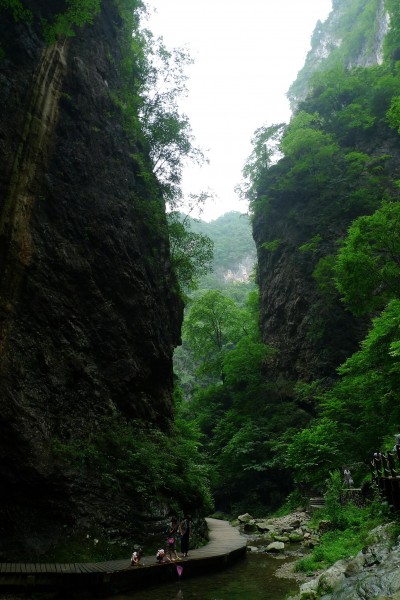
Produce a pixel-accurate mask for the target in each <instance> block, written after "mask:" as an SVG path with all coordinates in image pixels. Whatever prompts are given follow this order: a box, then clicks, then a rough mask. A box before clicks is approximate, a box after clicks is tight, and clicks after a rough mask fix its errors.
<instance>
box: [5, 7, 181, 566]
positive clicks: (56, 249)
mask: <svg viewBox="0 0 400 600" xmlns="http://www.w3.org/2000/svg"><path fill="white" fill-rule="evenodd" d="M117 4H118V3H117V2H113V1H111V0H110V1H107V2H102V3H101V11H100V13H99V14H98V15H97V16H96V17H95V19H94V22H93V24H92V25H85V26H84V27H83V28H81V29H79V30H78V31H77V34H76V36H75V37H71V38H65V37H61V38H60V39H59V41H58V42H57V43H55V44H52V45H46V44H45V43H44V41H43V35H42V29H41V20H42V19H48V20H51V19H52V18H54V15H55V14H56V13H61V12H62V11H65V9H66V5H65V3H64V2H63V1H61V0H59V1H54V2H50V3H49V2H47V1H46V0H30V1H27V2H24V6H25V7H26V8H28V9H30V10H31V12H32V15H33V18H32V19H31V20H30V21H29V20H26V19H22V20H20V21H18V22H15V21H14V19H13V16H12V14H11V13H10V11H8V10H6V9H4V8H1V6H2V4H0V39H1V47H2V58H1V60H0V104H1V107H2V111H1V116H0V377H1V379H0V455H1V460H0V479H1V491H0V551H2V552H3V556H4V555H5V553H6V556H7V558H9V559H10V558H11V559H12V558H21V554H22V553H23V552H25V556H26V557H33V556H36V555H37V554H40V552H41V551H46V550H47V549H48V547H49V546H50V545H51V544H52V543H54V542H56V541H57V539H59V537H60V535H61V532H62V531H63V527H65V526H66V525H68V526H77V527H79V526H81V525H85V526H90V525H107V526H109V527H112V526H114V527H121V526H122V525H121V524H122V523H125V524H126V522H127V520H128V516H127V515H128V514H129V510H130V509H131V508H132V504H133V500H134V499H133V498H130V499H129V498H126V497H124V496H123V489H121V488H120V487H118V481H117V479H118V476H117V475H116V478H117V479H116V483H115V486H114V488H109V489H108V490H107V489H106V490H105V489H103V488H102V486H101V484H100V483H99V481H97V480H96V478H95V477H94V476H91V475H90V470H89V472H85V474H84V475H83V474H82V468H81V467H82V465H80V464H79V462H78V461H75V463H74V462H73V461H71V462H70V464H69V466H68V468H65V466H64V467H63V466H61V463H60V461H59V459H58V456H59V453H58V452H57V449H59V448H60V447H63V445H64V446H65V445H66V444H68V443H69V442H70V441H71V440H85V439H87V440H89V439H91V438H93V437H95V436H97V435H98V434H99V431H101V427H103V425H102V424H103V422H105V423H106V422H107V419H108V418H111V417H115V416H116V415H117V416H118V417H119V418H121V419H123V420H125V421H126V422H131V421H132V420H133V419H140V420H142V421H145V422H148V423H150V424H152V425H153V426H156V427H159V428H161V429H164V430H167V429H168V427H169V423H170V420H171V418H172V400H171V394H172V352H173V349H174V347H175V346H176V345H177V344H178V343H179V338H180V325H181V318H182V305H181V301H180V299H179V296H178V294H177V292H176V289H177V285H176V281H175V278H174V275H173V273H172V272H171V266H170V257H169V244H168V237H167V229H166V222H165V210H164V205H163V201H162V198H161V197H160V194H159V193H157V182H156V181H150V182H149V181H148V179H149V178H148V176H147V177H146V178H145V177H143V176H142V172H141V169H142V167H143V164H146V163H147V165H148V171H151V169H150V166H149V163H148V157H147V154H146V150H145V149H143V148H142V147H141V146H140V144H139V143H135V142H134V141H132V139H130V140H129V141H128V137H127V135H126V133H125V131H124V128H123V126H122V119H121V114H120V111H119V109H118V108H117V107H116V105H115V103H114V101H113V93H114V92H115V90H117V89H118V87H119V86H120V84H121V72H120V67H119V65H120V64H121V60H122V55H121V44H122V36H123V35H125V34H126V33H127V32H126V31H125V29H124V28H125V25H124V23H123V20H122V19H121V16H120V14H119V11H118V10H117ZM119 4H121V3H119ZM128 35H129V33H128ZM135 157H139V158H138V160H137V159H136V158H135ZM117 490H118V492H117ZM117 493H119V494H120V495H121V498H120V499H119V501H117V500H116V494H117ZM113 504H114V510H112V505H113ZM115 505H119V507H118V508H117V509H115Z"/></svg>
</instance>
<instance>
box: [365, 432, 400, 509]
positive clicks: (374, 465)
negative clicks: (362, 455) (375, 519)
mask: <svg viewBox="0 0 400 600" xmlns="http://www.w3.org/2000/svg"><path fill="white" fill-rule="evenodd" d="M370 468H371V476H372V481H373V482H374V483H375V484H376V485H377V486H378V489H379V491H380V493H381V495H382V496H383V497H384V498H386V500H387V501H388V502H389V504H390V505H391V506H393V508H394V509H395V510H400V445H399V444H398V445H396V447H395V448H394V449H393V451H392V452H386V453H383V452H375V454H374V456H373V458H372V460H371V463H370Z"/></svg>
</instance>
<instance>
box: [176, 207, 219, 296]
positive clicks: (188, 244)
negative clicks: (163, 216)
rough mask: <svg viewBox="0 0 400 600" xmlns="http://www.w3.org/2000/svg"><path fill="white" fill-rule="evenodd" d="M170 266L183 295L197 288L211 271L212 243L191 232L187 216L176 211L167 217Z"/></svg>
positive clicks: (203, 236) (205, 237) (204, 237)
mask: <svg viewBox="0 0 400 600" xmlns="http://www.w3.org/2000/svg"><path fill="white" fill-rule="evenodd" d="M167 220H168V231H169V239H170V248H171V257H172V264H173V266H174V269H175V273H176V275H177V277H178V282H179V285H180V288H181V291H182V293H183V294H186V293H188V292H189V291H191V290H194V289H196V288H197V285H198V281H199V279H200V278H201V277H203V276H204V275H206V274H207V273H208V272H209V271H210V270H211V269H212V260H213V242H212V241H211V239H210V238H209V237H207V236H206V235H203V234H201V233H195V232H194V231H191V226H190V221H189V219H188V217H187V216H184V215H182V214H181V213H180V212H178V211H172V212H170V213H169V214H168V215H167Z"/></svg>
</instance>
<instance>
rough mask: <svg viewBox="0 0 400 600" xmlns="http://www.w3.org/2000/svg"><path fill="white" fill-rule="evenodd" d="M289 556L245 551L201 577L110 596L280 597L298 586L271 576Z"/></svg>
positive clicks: (121, 599)
mask: <svg viewBox="0 0 400 600" xmlns="http://www.w3.org/2000/svg"><path fill="white" fill-rule="evenodd" d="M290 560H293V558H292V559H287V558H286V559H283V558H280V559H279V558H274V557H271V556H269V555H267V554H251V553H249V554H248V555H247V557H246V558H245V559H244V560H241V561H239V562H237V563H236V564H235V565H234V566H232V567H229V568H227V569H225V570H224V571H219V572H218V573H210V575H203V576H201V577H194V578H190V579H185V573H184V572H183V573H182V578H181V579H179V578H178V576H177V580H176V582H174V583H167V584H163V585H159V586H157V587H154V588H147V589H145V590H143V591H140V592H130V593H126V594H120V595H117V596H113V600H284V598H286V597H287V595H288V594H289V593H290V592H295V591H296V590H298V584H297V583H296V581H294V580H293V579H280V578H277V577H275V576H274V573H275V571H276V570H277V568H278V567H280V566H281V565H282V564H283V563H285V562H288V561H290Z"/></svg>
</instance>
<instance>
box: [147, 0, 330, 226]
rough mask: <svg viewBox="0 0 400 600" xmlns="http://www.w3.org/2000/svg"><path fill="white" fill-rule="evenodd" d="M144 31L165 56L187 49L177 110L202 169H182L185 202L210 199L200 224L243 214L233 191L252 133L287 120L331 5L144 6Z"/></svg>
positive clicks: (269, 0)
mask: <svg viewBox="0 0 400 600" xmlns="http://www.w3.org/2000/svg"><path fill="white" fill-rule="evenodd" d="M148 5H149V6H150V8H154V9H156V13H154V14H153V15H152V16H151V19H150V22H149V24H148V27H149V28H150V29H151V30H152V31H153V33H154V34H155V35H162V36H163V38H164V42H165V44H166V45H167V47H168V48H172V47H177V46H187V47H188V49H189V51H190V54H191V56H192V58H193V59H194V61H195V63H194V65H191V66H189V67H188V69H187V74H188V76H189V81H188V88H189V95H188V97H187V98H186V99H184V100H183V101H182V102H181V110H182V111H183V112H185V113H186V114H187V115H188V117H189V119H190V122H191V126H192V130H193V133H194V135H195V138H196V142H197V145H198V146H200V147H201V148H202V149H203V150H206V151H207V152H206V153H207V156H208V158H209V160H210V164H209V165H204V166H203V167H201V168H200V169H199V168H195V167H190V166H188V167H187V168H186V169H185V172H184V178H183V190H184V192H185V194H189V193H199V192H200V191H201V190H207V189H210V190H212V191H213V193H214V196H215V201H214V202H210V203H208V204H207V206H206V208H205V210H204V213H203V215H202V217H201V218H202V219H204V220H207V221H209V220H213V219H215V218H217V217H218V216H220V215H222V214H224V213H225V212H228V211H230V210H240V211H242V212H246V210H247V206H246V205H245V204H244V203H243V202H240V201H239V199H238V197H237V196H236V194H235V191H234V187H235V185H236V184H238V183H239V182H240V180H241V171H242V168H243V165H244V163H245V161H246V159H247V157H248V156H249V154H250V152H251V150H252V147H251V143H250V141H251V138H252V137H253V133H254V131H255V130H256V129H257V128H258V127H260V126H261V125H263V124H265V123H267V124H272V123H279V122H282V121H288V120H289V119H290V111H289V105H288V102H287V99H286V96H285V93H286V92H287V90H288V88H289V86H290V84H291V83H292V82H293V80H294V79H295V78H296V75H297V73H298V71H299V70H300V69H301V67H302V66H303V64H304V60H305V57H306V54H307V52H308V50H309V48H310V39H311V35H312V32H313V30H314V27H315V25H316V23H317V21H318V19H320V20H321V21H324V20H325V19H326V17H327V16H328V14H329V11H330V10H331V7H332V2H331V0H246V1H245V0H148Z"/></svg>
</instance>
